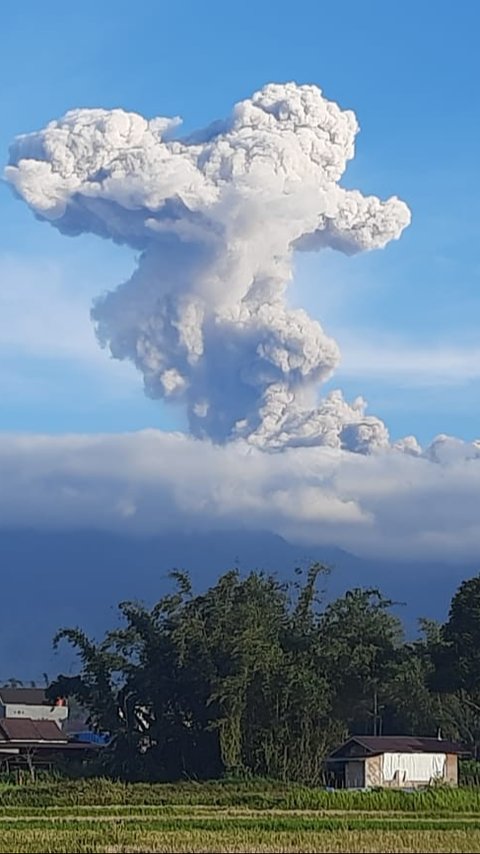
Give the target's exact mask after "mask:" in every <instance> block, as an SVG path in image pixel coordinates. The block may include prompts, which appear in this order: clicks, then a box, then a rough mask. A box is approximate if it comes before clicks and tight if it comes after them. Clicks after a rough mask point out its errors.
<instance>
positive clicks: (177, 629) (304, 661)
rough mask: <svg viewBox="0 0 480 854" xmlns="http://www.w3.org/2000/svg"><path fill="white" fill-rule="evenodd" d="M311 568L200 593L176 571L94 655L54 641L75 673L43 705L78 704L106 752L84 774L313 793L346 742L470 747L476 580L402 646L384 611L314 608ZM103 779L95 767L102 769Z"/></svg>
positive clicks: (371, 595)
mask: <svg viewBox="0 0 480 854" xmlns="http://www.w3.org/2000/svg"><path fill="white" fill-rule="evenodd" d="M327 572H328V570H327V569H326V568H325V567H323V566H322V565H320V564H315V565H314V566H312V567H311V568H310V569H309V570H308V571H307V572H306V573H300V571H297V573H298V574H297V576H296V577H295V578H294V580H293V581H292V582H290V583H283V582H282V581H280V580H279V579H278V578H277V577H275V576H273V575H269V574H264V573H261V572H251V573H250V574H249V575H247V576H245V577H242V576H240V574H239V573H238V572H237V571H230V572H227V573H226V574H224V575H223V576H222V577H220V578H219V580H218V581H217V583H216V584H215V585H213V586H212V587H210V588H209V589H208V590H207V591H206V592H203V593H201V594H195V593H194V592H193V590H192V585H191V582H190V578H189V576H188V575H187V574H185V573H180V572H174V573H172V576H171V577H172V582H173V585H172V586H173V590H172V592H171V593H168V594H166V595H164V596H163V597H162V598H161V599H160V600H159V601H158V602H157V604H156V605H154V607H153V608H147V607H146V606H144V605H143V604H139V603H133V602H124V603H122V604H120V606H119V608H120V612H121V615H122V618H123V622H122V627H121V628H117V629H114V630H111V631H107V632H106V634H105V636H104V638H103V639H102V640H101V641H99V642H95V641H93V640H91V639H90V638H89V637H88V636H87V635H86V634H85V633H84V632H83V631H82V630H81V629H79V628H75V629H73V628H64V629H62V630H61V631H59V632H58V634H57V636H56V638H55V644H58V643H60V641H62V640H66V641H68V642H69V643H70V644H71V645H72V646H73V647H74V648H75V650H76V652H77V654H78V658H79V663H80V672H79V674H78V675H76V676H63V675H62V676H59V677H58V679H56V680H55V682H54V683H52V685H51V686H50V688H49V694H50V696H52V697H54V696H55V697H57V696H66V697H70V698H72V699H74V700H75V701H76V702H77V703H79V704H80V705H81V706H82V707H83V708H84V709H85V710H86V711H87V713H88V723H89V725H90V726H91V727H92V728H94V729H95V730H96V731H99V732H103V733H108V734H109V735H110V743H109V746H108V747H107V748H104V749H103V750H102V751H101V752H100V754H99V756H98V757H97V759H96V760H95V762H96V763H97V769H98V770H101V771H102V773H107V774H111V775H113V776H115V777H120V778H123V779H127V780H150V781H154V780H176V779H179V778H182V777H189V778H196V779H206V778H211V777H219V776H221V775H222V774H224V773H233V774H251V775H261V776H265V777H271V778H277V779H281V780H296V781H300V782H305V783H309V784H316V783H320V782H322V781H324V779H325V778H324V769H325V758H326V756H327V755H328V753H329V751H330V750H331V749H332V748H333V747H335V746H337V745H338V744H339V743H340V742H341V741H342V740H343V739H344V738H346V737H347V735H348V734H350V733H356V734H360V733H363V734H366V733H369V734H372V733H377V734H413V735H415V734H416V735H431V736H438V735H441V737H443V738H451V739H455V740H460V741H462V742H464V743H468V744H469V745H476V744H477V742H478V741H479V740H480V576H479V577H476V578H473V579H470V580H468V581H465V582H463V583H462V584H461V586H460V587H459V589H458V591H457V593H456V594H455V595H454V597H453V599H452V602H451V607H450V612H449V616H448V619H447V621H446V622H445V623H444V624H438V623H435V622H433V621H427V620H423V621H421V627H420V628H421V632H420V635H419V637H418V639H416V640H414V641H413V642H409V641H406V640H405V637H404V633H403V629H402V624H401V621H400V619H399V618H398V617H397V616H396V615H395V614H394V613H393V612H392V607H393V605H394V603H393V602H392V601H390V600H389V599H387V598H385V597H384V596H383V595H382V593H381V592H380V591H379V590H377V589H361V588H356V589H352V590H349V591H348V592H346V593H345V594H344V595H343V596H341V597H339V598H337V599H336V600H335V601H332V602H325V601H324V597H323V595H322V592H321V590H320V588H321V580H322V577H323V576H324V575H325V574H326V573H327ZM99 766H100V768H99Z"/></svg>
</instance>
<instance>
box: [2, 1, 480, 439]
mask: <svg viewBox="0 0 480 854" xmlns="http://www.w3.org/2000/svg"><path fill="white" fill-rule="evenodd" d="M418 6H419V7H420V8H418ZM2 18H3V20H2V30H3V32H4V33H7V34H8V38H7V39H6V40H5V42H4V44H3V45H2V52H1V55H0V73H1V79H2V84H3V85H2V97H1V106H2V121H1V123H0V147H1V150H2V151H3V152H4V158H3V159H4V160H5V159H6V157H7V149H8V145H9V142H10V141H11V139H12V138H13V137H14V136H15V134H17V133H22V132H27V131H31V130H35V129H37V128H40V127H43V126H44V125H45V123H46V122H47V121H49V120H50V119H53V118H56V117H58V116H60V115H61V114H63V113H64V112H65V111H66V110H68V109H70V108H73V107H86V106H102V107H117V106H121V107H123V108H125V109H129V110H135V111H138V112H140V113H142V114H143V115H146V116H148V117H150V116H155V115H180V116H182V117H183V118H184V126H185V129H186V130H189V129H193V128H194V127H196V126H201V125H204V124H206V123H208V122H210V121H211V120H213V119H215V118H217V117H221V116H223V115H225V114H226V113H228V112H229V110H230V109H231V105H232V104H233V103H234V102H235V101H238V100H239V99H241V98H243V97H248V96H249V95H250V94H251V93H252V92H253V91H254V90H256V89H258V88H259V87H261V86H262V85H263V84H264V83H266V82H270V81H275V82H283V81H286V80H295V81H297V82H299V83H306V82H308V83H316V84H318V85H319V86H320V87H321V88H322V89H323V90H324V92H325V94H326V96H327V97H329V98H331V99H333V100H336V101H338V103H339V104H340V105H341V106H342V107H349V108H352V109H353V110H354V111H355V113H356V114H357V117H358V119H359V122H360V125H361V128H362V132H361V134H360V135H359V137H358V140H357V156H356V158H355V161H354V162H353V163H351V165H350V167H349V169H348V171H347V174H346V178H345V181H344V183H345V184H346V185H348V186H352V187H358V188H359V189H361V190H362V191H363V192H367V193H374V194H375V195H379V196H382V197H385V196H388V195H390V194H396V195H398V196H400V197H401V198H403V199H405V201H407V203H408V204H409V206H410V208H411V210H412V214H413V221H412V225H411V227H410V228H409V229H408V230H407V231H406V232H405V234H404V235H403V237H402V239H401V240H400V241H399V242H398V243H394V244H393V245H390V246H389V247H388V248H387V249H386V250H384V251H382V252H377V253H372V254H370V255H364V256H359V257H357V258H353V259H352V258H350V259H349V258H344V257H342V256H338V255H335V254H333V253H328V254H325V255H323V256H321V255H315V256H313V255H302V256H300V257H299V258H298V261H297V279H296V282H295V285H294V287H293V289H292V293H291V300H292V302H295V303H296V304H298V305H304V306H305V307H306V308H307V309H308V310H309V312H311V313H312V314H313V315H314V316H316V317H318V319H319V320H320V321H321V322H322V324H323V325H324V326H325V328H326V329H327V331H328V332H330V333H331V334H332V335H334V337H336V338H337V340H338V341H339V343H340V346H341V349H342V352H343V355H344V365H343V367H342V368H341V370H340V371H339V372H338V373H337V375H336V376H335V378H334V380H333V382H332V383H331V385H332V386H333V387H335V386H336V385H339V386H341V387H342V388H343V389H344V391H345V394H346V395H347V397H353V396H356V395H357V394H362V395H363V396H364V397H366V398H367V400H368V401H369V403H370V410H371V411H372V412H373V413H375V414H376V415H378V416H379V417H381V418H383V419H384V420H385V421H386V423H387V424H388V426H389V428H390V431H391V433H392V435H393V436H394V437H397V436H401V435H404V434H406V433H414V434H416V435H417V436H418V437H419V439H420V440H421V441H428V440H429V439H431V438H432V437H433V436H434V435H435V434H437V433H440V432H446V433H452V434H456V435H458V436H461V437H464V438H469V439H471V438H474V437H475V436H477V435H478V433H479V432H480V431H479V429H478V419H479V415H480V394H479V391H480V341H479V334H478V319H479V316H480V295H479V290H478V280H479V266H480V264H479V260H478V249H477V246H478V239H477V232H478V227H479V222H480V192H479V189H480V188H479V184H480V170H479V165H478V135H479V130H480V114H479V112H478V93H477V88H478V80H479V79H480V68H479V66H480V57H479V53H478V44H477V43H478V35H477V34H478V27H479V24H480V7H478V5H477V4H476V3H475V2H473V0H471V2H465V0H464V2H457V3H456V4H452V3H446V2H437V3H436V4H435V12H434V14H433V10H431V9H430V4H427V3H426V2H424V3H421V4H414V3H412V2H403V3H401V4H386V3H383V2H363V3H361V4H360V3H357V2H353V0H352V2H343V3H342V2H337V3H336V4H335V6H334V5H333V4H323V3H318V2H302V1H301V0H299V2H296V3H295V4H291V3H288V4H287V3H281V2H276V3H273V2H263V3H262V2H257V3H255V4H253V3H251V4H250V3H248V2H246V3H244V4H241V5H240V6H238V7H237V6H234V5H232V4H226V3H218V2H206V3H204V4H197V3H193V2H187V3H185V2H184V3H181V2H178V3H176V4H175V6H174V5H173V4H164V3H157V2H153V0H152V1H151V2H146V0H137V2H136V3H135V4H132V3H130V2H128V3H126V2H118V0H117V2H110V0H104V2H102V3H101V4H98V3H97V4H94V3H93V2H90V0H87V2H83V3H82V4H81V5H75V6H73V5H72V4H61V3H58V2H47V3H43V4H39V3H34V2H24V3H23V4H22V5H21V7H19V8H18V11H16V10H14V9H13V8H8V10H3V15H2ZM132 267H133V256H132V254H131V253H130V252H129V251H128V250H126V249H121V248H119V247H117V246H110V245H109V244H107V243H105V242H101V241H100V240H98V239H95V238H93V237H82V238H76V239H67V238H65V237H62V236H61V235H60V234H58V233H57V232H56V231H55V230H54V229H52V228H50V227H49V226H48V225H46V224H44V223H40V222H37V221H35V219H34V218H33V216H32V215H31V213H30V212H29V211H28V209H27V207H26V206H25V205H22V204H21V203H19V202H18V201H16V200H15V199H14V198H13V196H12V195H11V192H10V190H9V189H8V188H7V187H5V186H2V187H0V356H1V363H0V383H1V385H2V390H3V395H2V398H3V405H2V416H1V419H0V429H2V430H4V431H5V430H8V431H18V432H21V431H29V432H41V431H46V432H51V433H62V432H65V431H68V432H78V431H80V432H96V431H123V430H129V429H137V428H141V427H147V426H156V427H163V428H165V429H171V428H179V429H181V428H182V427H183V426H184V421H183V415H182V413H181V411H177V410H176V409H172V408H171V407H166V406H163V405H162V404H161V403H159V402H158V401H156V402H152V401H149V400H147V399H146V398H145V397H144V395H143V392H142V387H141V380H140V377H139V376H137V375H136V373H135V371H134V370H133V368H129V366H127V365H122V364H116V363H114V362H112V361H111V360H109V359H108V357H107V355H106V354H105V353H104V352H102V351H101V350H100V349H99V348H98V346H97V344H96V342H95V340H94V337H93V332H92V329H91V324H90V320H89V317H88V311H89V305H90V303H91V301H92V299H93V297H94V296H96V295H97V294H99V293H101V292H102V291H103V290H105V289H107V288H110V287H113V286H115V285H116V284H117V283H118V282H119V281H121V280H122V279H123V278H127V277H128V276H129V274H130V272H131V269H132ZM52 329H55V331H56V334H55V336H54V337H53V336H52V334H51V331H52ZM59 330H61V334H59Z"/></svg>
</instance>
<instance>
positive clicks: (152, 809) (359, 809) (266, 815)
mask: <svg viewBox="0 0 480 854" xmlns="http://www.w3.org/2000/svg"><path fill="white" fill-rule="evenodd" d="M67 851H68V852H72V854H75V852H83V854H87V852H92V854H93V852H104V854H108V852H109V853H110V854H114V852H154V851H155V852H172V853H173V852H192V854H194V852H219V854H221V852H253V854H255V852H259V854H260V852H347V851H349V852H350V851H351V852H377V851H378V852H380V851H381V852H407V851H408V852H427V851H428V852H454V851H455V852H466V851H472V852H480V792H479V791H478V790H477V789H474V788H472V789H467V788H465V789H446V788H445V789H443V788H439V789H431V790H428V791H424V792H416V793H407V792H401V791H375V792H354V791H337V792H327V791H325V790H321V789H308V788H306V787H303V786H300V785H284V784H281V783H273V782H267V781H254V782H241V781H224V782H217V783H213V782H212V783H203V784H194V783H182V784H178V785H168V784H128V783H121V782H112V781H110V780H100V779H97V780H79V781H58V782H57V783H37V784H35V785H26V786H12V785H7V786H4V787H2V788H1V789H0V854H3V852H5V854H6V852H12V854H20V852H22V854H29V852H42V853H43V852H52V854H53V852H62V854H63V853H64V852H67Z"/></svg>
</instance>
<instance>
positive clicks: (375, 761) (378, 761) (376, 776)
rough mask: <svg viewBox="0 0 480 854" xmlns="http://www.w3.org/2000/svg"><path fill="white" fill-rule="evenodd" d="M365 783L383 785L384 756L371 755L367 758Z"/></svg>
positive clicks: (372, 785) (367, 784)
mask: <svg viewBox="0 0 480 854" xmlns="http://www.w3.org/2000/svg"><path fill="white" fill-rule="evenodd" d="M365 785H366V786H369V787H372V788H373V787H374V786H382V785H383V779H382V756H381V755H380V756H369V757H368V759H366V760H365Z"/></svg>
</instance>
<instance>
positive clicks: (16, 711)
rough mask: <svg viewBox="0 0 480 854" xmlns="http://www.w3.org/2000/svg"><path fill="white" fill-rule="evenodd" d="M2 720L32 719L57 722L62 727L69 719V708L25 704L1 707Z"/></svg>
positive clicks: (10, 704)
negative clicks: (63, 722)
mask: <svg viewBox="0 0 480 854" xmlns="http://www.w3.org/2000/svg"><path fill="white" fill-rule="evenodd" d="M0 716H1V717H2V718H30V720H34V721H56V723H57V724H58V725H59V726H61V725H62V721H66V720H67V718H68V706H53V707H51V706H42V705H39V706H33V705H32V706H30V705H29V706H27V705H26V704H24V703H5V705H0Z"/></svg>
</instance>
